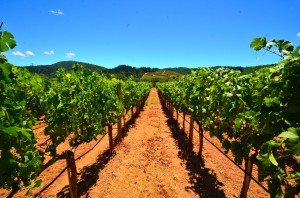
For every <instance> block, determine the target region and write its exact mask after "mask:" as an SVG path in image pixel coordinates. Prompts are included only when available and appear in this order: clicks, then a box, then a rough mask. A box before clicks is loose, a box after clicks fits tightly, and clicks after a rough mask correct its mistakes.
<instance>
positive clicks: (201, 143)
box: [198, 121, 203, 158]
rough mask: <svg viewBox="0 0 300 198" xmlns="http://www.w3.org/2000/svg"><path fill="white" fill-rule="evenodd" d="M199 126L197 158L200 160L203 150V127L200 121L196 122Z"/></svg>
mask: <svg viewBox="0 0 300 198" xmlns="http://www.w3.org/2000/svg"><path fill="white" fill-rule="evenodd" d="M198 125H199V152H198V156H199V157H200V158H202V150H203V126H202V123H201V122H200V121H198Z"/></svg>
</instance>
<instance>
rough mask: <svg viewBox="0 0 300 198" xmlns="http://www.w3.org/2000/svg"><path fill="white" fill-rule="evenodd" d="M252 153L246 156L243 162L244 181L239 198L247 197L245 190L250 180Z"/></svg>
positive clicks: (246, 190)
mask: <svg viewBox="0 0 300 198" xmlns="http://www.w3.org/2000/svg"><path fill="white" fill-rule="evenodd" d="M253 156H254V155H252V156H251V157H248V158H247V160H246V162H245V171H246V173H245V176H244V182H243V187H242V190H241V194H240V197H241V198H246V197H247V192H248V189H249V186H250V181H251V175H252V167H253V160H252V158H253ZM247 173H248V174H247Z"/></svg>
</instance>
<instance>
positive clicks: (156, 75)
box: [141, 70, 183, 82]
mask: <svg viewBox="0 0 300 198" xmlns="http://www.w3.org/2000/svg"><path fill="white" fill-rule="evenodd" d="M180 76H183V74H180V73H177V72H174V71H170V70H159V71H155V72H147V73H145V74H144V75H143V76H142V78H141V80H146V81H152V82H157V81H167V80H170V79H175V78H178V77H180Z"/></svg>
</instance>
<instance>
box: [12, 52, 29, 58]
mask: <svg viewBox="0 0 300 198" xmlns="http://www.w3.org/2000/svg"><path fill="white" fill-rule="evenodd" d="M12 54H13V55H15V56H20V57H26V55H25V54H23V53H22V52H20V51H16V52H12Z"/></svg>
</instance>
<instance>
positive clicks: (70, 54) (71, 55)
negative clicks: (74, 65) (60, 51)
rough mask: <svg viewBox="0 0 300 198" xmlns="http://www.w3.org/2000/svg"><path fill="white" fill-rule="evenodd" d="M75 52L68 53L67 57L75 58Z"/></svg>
mask: <svg viewBox="0 0 300 198" xmlns="http://www.w3.org/2000/svg"><path fill="white" fill-rule="evenodd" d="M74 56H75V54H74V53H73V52H69V53H66V58H73V57H74Z"/></svg>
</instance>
